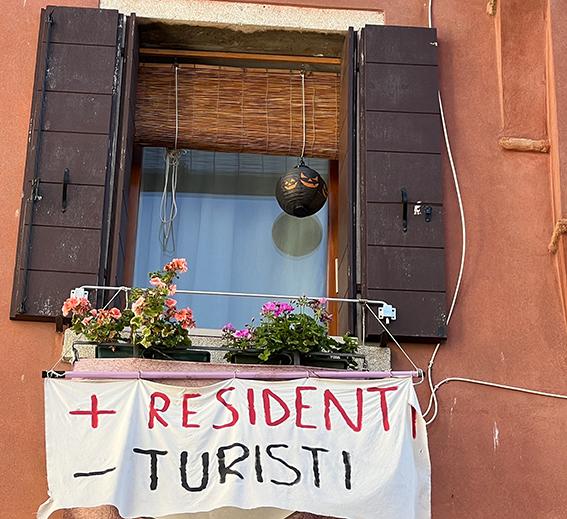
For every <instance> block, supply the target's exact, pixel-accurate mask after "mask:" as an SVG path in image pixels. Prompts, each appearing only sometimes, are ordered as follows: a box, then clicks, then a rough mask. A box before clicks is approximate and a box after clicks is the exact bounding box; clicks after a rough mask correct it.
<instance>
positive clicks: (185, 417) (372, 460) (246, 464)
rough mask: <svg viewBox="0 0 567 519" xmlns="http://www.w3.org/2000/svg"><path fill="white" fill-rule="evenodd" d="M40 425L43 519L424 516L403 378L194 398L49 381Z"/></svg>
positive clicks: (417, 443)
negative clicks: (57, 513) (60, 515)
mask: <svg viewBox="0 0 567 519" xmlns="http://www.w3.org/2000/svg"><path fill="white" fill-rule="evenodd" d="M45 422H46V424H45V425H46V432H45V436H46V450H47V473H48V484H49V495H50V496H51V497H50V499H49V500H48V501H47V502H46V503H45V504H44V505H42V506H41V507H40V509H39V511H38V517H39V518H40V519H46V518H47V517H49V515H50V514H51V513H52V512H53V511H54V510H58V509H62V508H78V507H94V506H99V505H109V504H111V505H114V506H116V507H117V508H118V510H119V511H120V514H121V515H122V517H124V518H135V517H143V516H145V517H147V516H151V517H160V516H166V515H171V514H180V513H196V512H208V511H211V510H215V509H219V508H222V507H236V508H239V509H245V510H246V509H256V508H261V507H269V508H272V509H273V508H276V509H281V510H282V513H281V514H280V515H279V517H284V516H285V515H286V514H287V513H288V512H284V511H287V510H301V511H305V512H311V513H314V514H320V515H324V516H332V517H340V518H350V519H373V518H375V517H378V516H379V517H380V518H381V519H412V518H416V519H425V518H429V517H430V464H429V454H428V449H427V436H426V429H425V424H424V421H423V419H422V417H421V413H420V411H419V404H418V401H417V398H416V395H415V392H414V389H413V385H412V381H411V379H386V380H373V381H342V380H341V381H339V380H326V379H316V378H308V379H303V380H292V381H283V382H263V381H255V380H242V379H232V380H226V381H222V382H219V383H217V384H213V385H210V386H206V387H195V388H187V387H179V386H171V385H164V384H158V383H155V382H150V381H146V380H123V381H116V382H108V381H99V382H97V381H74V380H61V379H60V380H56V379H46V380H45ZM276 512H277V511H276ZM277 516H278V515H277V514H276V515H275V516H274V517H277ZM227 517H230V514H229V515H228V516H227ZM250 517H251V516H250ZM263 517H268V514H266V515H264V516H263Z"/></svg>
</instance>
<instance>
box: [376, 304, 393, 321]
mask: <svg viewBox="0 0 567 519" xmlns="http://www.w3.org/2000/svg"><path fill="white" fill-rule="evenodd" d="M396 316H397V311H396V307H395V306H392V305H382V306H380V308H378V318H379V319H385V320H386V324H389V323H390V319H391V320H392V321H395V320H396Z"/></svg>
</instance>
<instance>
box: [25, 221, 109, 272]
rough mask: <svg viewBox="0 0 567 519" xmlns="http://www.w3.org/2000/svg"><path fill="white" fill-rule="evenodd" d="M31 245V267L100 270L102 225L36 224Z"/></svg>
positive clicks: (73, 270) (80, 270)
mask: <svg viewBox="0 0 567 519" xmlns="http://www.w3.org/2000/svg"><path fill="white" fill-rule="evenodd" d="M30 249H31V254H30V263H29V269H30V270H45V271H50V272H53V271H56V272H82V273H85V272H86V273H90V274H97V273H98V266H99V257H100V229H81V228H80V229H69V228H63V227H44V226H40V225H35V226H34V229H33V232H32V233H31V246H30Z"/></svg>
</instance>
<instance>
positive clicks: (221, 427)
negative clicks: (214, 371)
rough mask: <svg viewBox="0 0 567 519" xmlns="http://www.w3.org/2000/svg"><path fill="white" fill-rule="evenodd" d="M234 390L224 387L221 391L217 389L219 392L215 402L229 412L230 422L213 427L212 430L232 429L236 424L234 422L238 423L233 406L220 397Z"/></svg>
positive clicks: (236, 412)
mask: <svg viewBox="0 0 567 519" xmlns="http://www.w3.org/2000/svg"><path fill="white" fill-rule="evenodd" d="M234 389H235V388H234V387H225V388H223V389H219V391H218V392H217V400H218V401H219V402H220V403H221V404H222V405H223V406H224V407H226V408H227V409H228V410H229V411H230V414H231V415H232V420H231V421H230V422H228V423H225V424H223V425H213V428H214V429H224V428H225V427H232V426H233V425H234V424H236V422H238V411H237V410H236V408H235V407H234V406H233V405H231V404H229V403H228V402H227V401H226V400H225V399H224V398H223V396H222V395H224V394H225V393H226V392H228V391H234Z"/></svg>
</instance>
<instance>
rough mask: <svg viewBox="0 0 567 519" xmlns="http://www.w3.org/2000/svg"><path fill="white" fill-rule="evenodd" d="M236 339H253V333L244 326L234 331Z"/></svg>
mask: <svg viewBox="0 0 567 519" xmlns="http://www.w3.org/2000/svg"><path fill="white" fill-rule="evenodd" d="M234 338H235V339H251V338H252V334H251V333H250V330H249V329H248V328H244V329H243V330H237V331H235V332H234Z"/></svg>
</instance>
